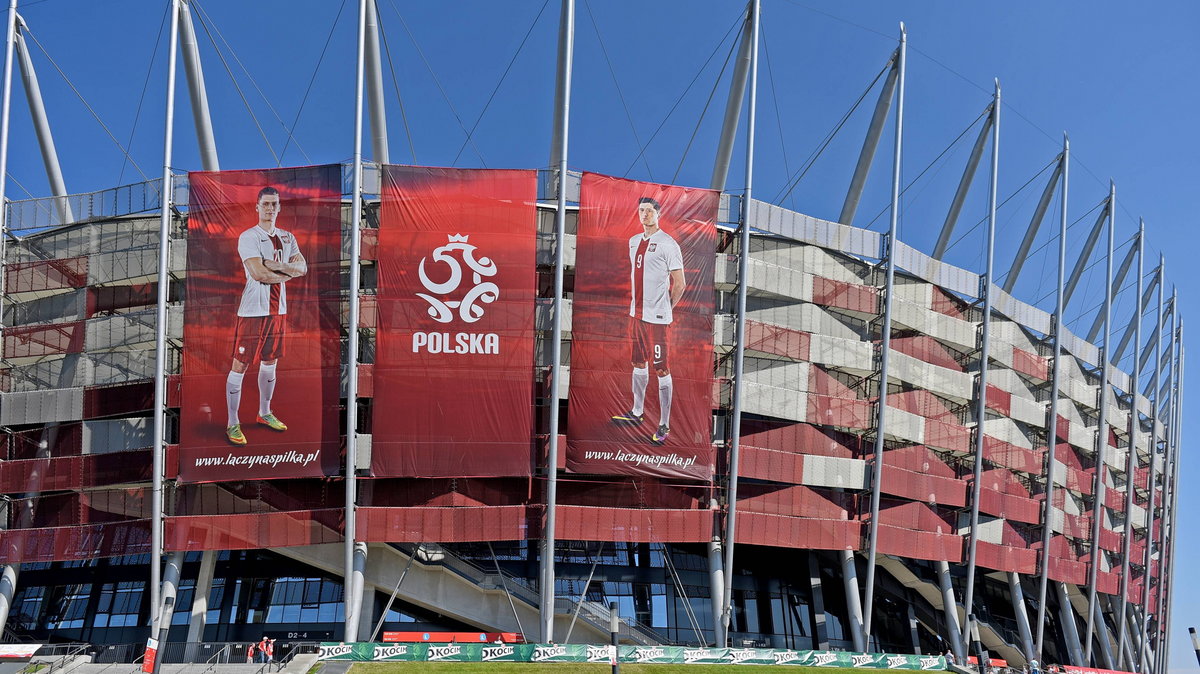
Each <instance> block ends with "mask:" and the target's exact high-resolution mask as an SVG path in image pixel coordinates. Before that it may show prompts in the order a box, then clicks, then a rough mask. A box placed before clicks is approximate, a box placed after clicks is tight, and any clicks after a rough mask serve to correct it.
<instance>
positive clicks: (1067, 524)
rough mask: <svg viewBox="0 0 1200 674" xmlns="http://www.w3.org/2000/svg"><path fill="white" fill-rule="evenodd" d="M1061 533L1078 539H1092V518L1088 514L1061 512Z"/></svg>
mask: <svg viewBox="0 0 1200 674" xmlns="http://www.w3.org/2000/svg"><path fill="white" fill-rule="evenodd" d="M1063 535H1064V536H1067V537H1069V538H1076V539H1079V540H1084V541H1090V540H1092V518H1091V516H1090V515H1072V514H1070V513H1064V514H1063Z"/></svg>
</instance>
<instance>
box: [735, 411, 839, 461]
mask: <svg viewBox="0 0 1200 674" xmlns="http://www.w3.org/2000/svg"><path fill="white" fill-rule="evenodd" d="M858 445H859V439H858V437H856V436H853V435H849V434H846V433H839V432H837V431H833V430H828V429H822V428H818V427H816V426H813V425H811V424H805V423H792V424H775V423H769V422H762V421H754V420H747V421H746V423H744V424H743V425H742V442H741V446H742V448H743V449H745V448H746V447H761V448H763V449H773V450H778V451H781V452H797V453H801V454H816V455H818V456H834V457H840V458H845V459H852V458H854V457H855V456H857V451H856V450H857V447H858Z"/></svg>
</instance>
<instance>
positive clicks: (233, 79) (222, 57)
mask: <svg viewBox="0 0 1200 674" xmlns="http://www.w3.org/2000/svg"><path fill="white" fill-rule="evenodd" d="M193 6H194V7H195V8H196V18H197V19H199V20H200V27H201V28H202V29H204V35H205V36H206V37H208V41H209V42H211V43H212V46H213V50H214V51H216V52H217V58H219V59H220V60H221V65H222V66H224V67H225V73H226V74H227V75H229V81H230V82H231V83H233V88H234V90H235V91H237V93H238V97H239V98H241V99H242V105H244V106H246V112H248V113H250V119H251V120H253V121H254V126H255V127H257V128H258V135H259V136H262V139H263V142H264V143H266V145H267V150H268V151H269V152H270V153H271V157H272V158H273V159H274V160H275V165H276V166H279V154H278V153H277V152H275V148H274V147H272V146H271V140H270V139H269V138H267V132H266V130H264V129H263V127H262V124H261V123H259V121H258V116H257V115H255V114H254V109H253V108H252V107H250V100H249V99H247V98H246V93H245V92H244V91H242V87H241V86H239V85H238V81H237V78H236V77H234V75H233V69H232V68H230V67H229V62H228V61H226V60H225V54H224V53H222V52H221V48H220V47H218V46H217V41H216V40H214V39H213V36H212V33H210V32H209V30H208V23H209V22H208V21H205V20H204V19H205V16H206V15H205V14H204V10H203V9H201V7H200V6H199V5H196V4H194V3H193ZM297 145H298V144H297Z"/></svg>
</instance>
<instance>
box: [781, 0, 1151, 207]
mask: <svg viewBox="0 0 1200 674" xmlns="http://www.w3.org/2000/svg"><path fill="white" fill-rule="evenodd" d="M785 1H786V2H788V3H789V4H792V5H795V6H797V7H800V8H803V9H807V10H808V11H810V12H813V13H814V14H820V15H821V16H824V17H826V18H829V19H833V20H835V21H840V22H841V23H844V24H846V25H849V26H853V27H855V28H858V29H859V30H863V31H865V32H868V33H871V34H873V35H878V36H880V37H884V38H887V39H888V40H894V38H893V37H892V36H891V35H888V34H886V33H881V32H879V31H877V30H875V29H874V28H870V27H868V26H864V25H862V24H859V23H855V22H853V21H850V20H849V19H844V18H842V17H840V16H837V15H834V14H830V13H828V12H825V11H822V10H820V9H817V8H815V7H810V6H808V5H805V4H803V3H801V2H797V0H785ZM909 50H910V51H912V52H915V53H917V54H920V55H921V56H923V57H924V58H926V59H928V60H929V61H931V62H933V63H934V64H935V65H937V66H938V67H939V68H941V69H942V70H945V71H946V72H948V73H950V74H951V75H954V76H955V77H957V78H958V79H960V80H962V81H963V82H966V83H967V84H968V85H970V86H971V87H973V88H975V89H978V90H979V91H981V92H983V93H985V94H987V95H988V96H991V93H992V92H991V91H990V90H989V89H987V88H985V87H982V86H980V85H979V84H977V83H976V82H974V81H972V80H971V79H970V78H969V77H967V76H966V75H963V74H962V73H960V72H958V71H957V70H955V69H954V68H951V67H950V66H948V65H946V64H945V63H942V62H941V61H940V60H938V59H937V58H935V57H933V56H932V55H931V54H929V53H927V52H924V51H922V50H920V49H918V48H917V47H913V46H911V45H910V46H909ZM1002 105H1003V106H1004V108H1005V109H1006V110H1008V111H1010V112H1012V113H1013V114H1014V115H1016V116H1017V117H1020V118H1021V120H1022V121H1024V122H1025V123H1026V124H1028V125H1029V126H1031V127H1033V128H1034V130H1036V131H1037V132H1038V133H1040V134H1042V135H1043V136H1045V137H1046V138H1047V139H1049V140H1050V141H1051V142H1053V143H1054V144H1055V147H1057V146H1058V142H1059V140H1058V138H1056V137H1054V136H1053V135H1051V134H1050V133H1048V132H1047V131H1046V130H1045V129H1043V128H1042V127H1040V126H1038V125H1037V124H1036V123H1034V121H1033V120H1031V119H1029V118H1028V117H1026V116H1025V115H1024V114H1022V113H1021V111H1020V110H1018V109H1016V108H1015V107H1013V106H1012V104H1010V103H1008V102H1005V103H1003V104H1002ZM1071 163H1072V164H1074V165H1076V166H1079V167H1080V168H1082V169H1083V170H1084V172H1086V173H1087V174H1088V175H1089V176H1091V177H1092V179H1093V180H1095V181H1096V182H1097V183H1100V184H1101V185H1105V186H1107V184H1108V183H1107V182H1106V181H1104V180H1101V178H1100V176H1098V175H1096V174H1095V172H1093V171H1092V170H1091V169H1090V168H1088V166H1087V164H1084V163H1083V162H1082V161H1080V160H1079V158H1078V155H1077V154H1075V153H1072V156H1071ZM1118 206H1119V207H1120V208H1121V210H1122V211H1125V214H1126V215H1128V216H1129V217H1130V218H1131V219H1134V220H1136V219H1137V218H1136V216H1134V215H1133V212H1132V211H1130V210H1129V208H1128V206H1127V205H1126V204H1125V203H1124V202H1122V203H1120V204H1118Z"/></svg>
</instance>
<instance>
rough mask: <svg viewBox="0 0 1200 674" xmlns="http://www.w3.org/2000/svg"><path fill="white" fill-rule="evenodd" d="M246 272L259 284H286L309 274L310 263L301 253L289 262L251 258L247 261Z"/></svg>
mask: <svg viewBox="0 0 1200 674" xmlns="http://www.w3.org/2000/svg"><path fill="white" fill-rule="evenodd" d="M246 271H248V272H249V273H250V278H252V279H254V280H255V281H258V282H259V283H284V282H286V281H289V280H291V279H294V278H296V277H297V276H304V275H305V274H307V273H308V262H306V261H305V260H304V255H302V254H300V253H296V254H295V255H293V256H292V257H291V258H290V259H289V260H288V261H287V262H276V261H275V260H265V259H263V258H261V257H251V258H247V259H246Z"/></svg>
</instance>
